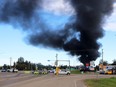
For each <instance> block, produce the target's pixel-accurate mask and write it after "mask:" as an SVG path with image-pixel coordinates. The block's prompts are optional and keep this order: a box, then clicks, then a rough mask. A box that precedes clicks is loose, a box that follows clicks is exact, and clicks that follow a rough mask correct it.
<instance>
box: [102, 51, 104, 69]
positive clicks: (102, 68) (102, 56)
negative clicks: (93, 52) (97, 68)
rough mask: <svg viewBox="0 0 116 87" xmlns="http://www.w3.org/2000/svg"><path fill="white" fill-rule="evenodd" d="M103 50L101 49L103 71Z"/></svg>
mask: <svg viewBox="0 0 116 87" xmlns="http://www.w3.org/2000/svg"><path fill="white" fill-rule="evenodd" d="M103 53H104V52H103V49H102V70H103V63H104V60H103Z"/></svg>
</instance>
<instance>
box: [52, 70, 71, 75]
mask: <svg viewBox="0 0 116 87" xmlns="http://www.w3.org/2000/svg"><path fill="white" fill-rule="evenodd" d="M54 74H55V75H56V74H57V72H56V71H55V72H54ZM58 74H60V75H70V71H69V70H59V71H58Z"/></svg>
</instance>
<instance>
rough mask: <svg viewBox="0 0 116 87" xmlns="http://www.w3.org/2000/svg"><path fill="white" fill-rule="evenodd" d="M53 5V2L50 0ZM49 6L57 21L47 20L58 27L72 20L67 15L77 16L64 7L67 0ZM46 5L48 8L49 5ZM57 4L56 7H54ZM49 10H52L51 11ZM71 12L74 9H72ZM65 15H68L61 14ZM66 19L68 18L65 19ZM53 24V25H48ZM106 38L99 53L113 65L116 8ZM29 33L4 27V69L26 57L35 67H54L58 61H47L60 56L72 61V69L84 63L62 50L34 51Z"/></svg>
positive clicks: (0, 52) (0, 55)
mask: <svg viewBox="0 0 116 87" xmlns="http://www.w3.org/2000/svg"><path fill="white" fill-rule="evenodd" d="M48 1H50V0H48ZM51 1H52V3H49V4H48V5H47V6H43V8H44V9H45V10H46V11H48V12H53V14H54V15H56V16H54V19H51V18H52V17H53V15H50V14H45V13H44V15H43V16H45V17H46V18H45V17H44V18H45V19H46V20H49V19H51V20H52V21H54V20H57V19H59V18H61V19H59V21H56V22H54V24H57V25H56V26H55V27H57V26H59V25H61V24H62V23H64V21H66V20H67V19H68V16H69V15H68V16H66V14H69V13H73V10H71V9H72V8H71V6H70V5H69V4H68V3H66V4H64V2H63V0H58V1H54V2H53V0H51ZM46 3H47V2H45V3H44V4H46ZM53 3H54V5H53ZM48 7H49V8H48ZM64 8H67V9H64ZM69 8H70V9H69ZM63 11H65V12H64V14H61V13H62V12H63ZM63 15H65V17H63ZM48 22H49V21H48ZM104 30H105V36H104V37H103V38H102V39H99V40H98V41H99V42H100V43H101V44H102V47H101V48H100V49H99V51H100V52H102V49H103V50H104V60H106V61H108V62H109V63H111V62H112V60H114V59H116V53H115V52H116V46H115V44H116V4H114V11H113V14H112V15H111V17H109V18H107V20H106V23H105V24H104ZM25 37H26V33H25V32H23V31H20V30H18V28H17V29H16V27H15V28H14V27H13V26H11V25H8V24H3V23H0V66H1V65H3V64H8V65H9V64H10V57H11V58H12V64H13V62H14V61H17V59H18V58H19V57H24V59H25V60H28V61H31V62H33V63H42V64H44V65H48V64H51V65H54V61H50V62H48V61H47V60H55V56H56V54H58V59H60V60H62V59H63V60H71V65H80V64H81V63H80V62H79V61H77V59H76V57H72V56H70V55H67V53H66V52H64V51H61V50H54V49H48V48H42V47H34V46H32V45H29V44H27V43H26V42H25ZM100 59H101V57H100V58H98V59H97V60H96V61H95V63H96V64H98V63H99V61H100ZM59 64H68V63H67V62H60V63H59Z"/></svg>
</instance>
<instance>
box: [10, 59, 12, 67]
mask: <svg viewBox="0 0 116 87" xmlns="http://www.w3.org/2000/svg"><path fill="white" fill-rule="evenodd" d="M11 66H12V58H11V57H10V69H11Z"/></svg>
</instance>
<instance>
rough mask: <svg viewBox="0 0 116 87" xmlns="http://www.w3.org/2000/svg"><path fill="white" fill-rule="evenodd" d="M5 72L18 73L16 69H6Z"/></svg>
mask: <svg viewBox="0 0 116 87" xmlns="http://www.w3.org/2000/svg"><path fill="white" fill-rule="evenodd" d="M7 72H16V73H17V72H18V69H14V68H12V69H8V70H7Z"/></svg>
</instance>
